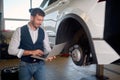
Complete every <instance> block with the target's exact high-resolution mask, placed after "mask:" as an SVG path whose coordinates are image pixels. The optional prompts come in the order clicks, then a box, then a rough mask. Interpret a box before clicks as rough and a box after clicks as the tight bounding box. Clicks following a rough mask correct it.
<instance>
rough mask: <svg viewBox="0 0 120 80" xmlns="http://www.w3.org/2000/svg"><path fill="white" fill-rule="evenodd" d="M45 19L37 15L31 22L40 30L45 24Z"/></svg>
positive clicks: (32, 17)
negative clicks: (43, 23)
mask: <svg viewBox="0 0 120 80" xmlns="http://www.w3.org/2000/svg"><path fill="white" fill-rule="evenodd" d="M43 19H44V17H43V16H40V15H38V14H37V15H36V16H31V22H32V25H33V26H34V27H35V28H38V27H40V25H41V24H42V22H43Z"/></svg>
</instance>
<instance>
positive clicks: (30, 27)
mask: <svg viewBox="0 0 120 80" xmlns="http://www.w3.org/2000/svg"><path fill="white" fill-rule="evenodd" d="M27 26H28V29H29V30H31V31H33V30H32V29H31V27H30V25H29V24H27ZM38 30H39V28H37V29H36V30H35V31H38Z"/></svg>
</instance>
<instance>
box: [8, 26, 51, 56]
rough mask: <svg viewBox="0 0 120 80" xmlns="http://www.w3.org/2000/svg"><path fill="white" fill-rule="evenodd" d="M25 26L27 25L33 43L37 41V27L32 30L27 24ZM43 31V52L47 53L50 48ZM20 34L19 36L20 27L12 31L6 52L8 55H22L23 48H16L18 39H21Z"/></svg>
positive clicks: (18, 43)
mask: <svg viewBox="0 0 120 80" xmlns="http://www.w3.org/2000/svg"><path fill="white" fill-rule="evenodd" d="M27 26H28V29H29V32H30V36H31V38H32V41H33V43H35V42H36V41H37V38H38V29H36V30H32V29H31V27H30V26H29V25H27ZM44 33H45V38H44V40H43V44H44V53H48V52H50V51H51V48H50V45H49V38H48V35H47V33H46V32H45V31H44ZM20 36H21V27H19V28H17V29H16V31H15V32H14V33H13V36H12V38H11V41H10V43H9V47H8V53H9V54H10V55H15V56H17V57H18V58H21V56H22V55H23V52H24V50H23V49H19V48H18V47H19V45H20V40H21V37H20Z"/></svg>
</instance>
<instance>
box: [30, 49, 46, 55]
mask: <svg viewBox="0 0 120 80" xmlns="http://www.w3.org/2000/svg"><path fill="white" fill-rule="evenodd" d="M31 52H32V55H33V56H42V55H43V54H44V53H43V51H41V50H40V49H37V50H33V51H31Z"/></svg>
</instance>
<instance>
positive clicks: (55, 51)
mask: <svg viewBox="0 0 120 80" xmlns="http://www.w3.org/2000/svg"><path fill="white" fill-rule="evenodd" d="M65 44H66V42H64V43H61V44H57V45H55V46H53V48H52V50H51V52H49V54H48V55H47V57H45V58H43V57H40V56H31V57H33V58H36V59H42V60H45V59H46V58H48V57H52V56H56V55H58V54H59V53H60V52H61V51H62V50H63V48H64V46H65Z"/></svg>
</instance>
